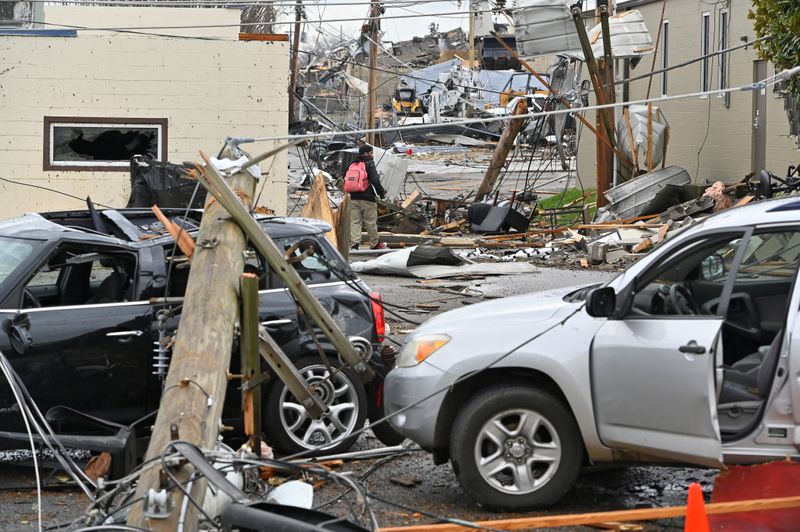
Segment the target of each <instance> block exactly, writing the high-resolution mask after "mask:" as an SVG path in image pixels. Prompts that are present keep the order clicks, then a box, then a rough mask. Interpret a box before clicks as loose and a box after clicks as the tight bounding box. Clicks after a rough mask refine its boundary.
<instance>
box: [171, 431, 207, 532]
mask: <svg viewBox="0 0 800 532" xmlns="http://www.w3.org/2000/svg"><path fill="white" fill-rule="evenodd" d="M176 443H183V444H185V445H189V446H192V447H195V446H194V445H193V444H191V443H189V442H187V441H183V440H172V441H169V442H167V444H166V445H165V446H164V452H162V453H161V471H163V472H164V474H166V475H167V476H168V477H169V479H170V480H172V482H173V483H174V484H175V486H177V487H178V489H179V490H181V491H182V492H183V495H184V497H186V498H188V499H189V502H191V503H192V504H193V505H194V507H195V508H197V510H198V511H199V512H200V513H202V514H203V517H205V518H206V520H207V521H208V522H209V523H215V524H216V523H217V522H216V521H215V520H214V518H213V517H211V516H210V515H208V512H206V511H205V509H204V508H203V505H202V504H200V503H198V502H197V500H196V499H195V498H194V497H192V494H191V492H190V491H189V490H187V489H186V488H185V487H184V486H183V484H181V482H180V481H179V480H178V479H177V477H176V476H175V475H174V474H173V473H172V471H171V470H170V468H169V467H168V466H167V459H166V453H167V450H168V449H169V448H170V447H171V448H173V449H175V450H176V451H177V448H176V447H175V444H176Z"/></svg>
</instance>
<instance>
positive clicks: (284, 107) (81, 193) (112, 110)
mask: <svg viewBox="0 0 800 532" xmlns="http://www.w3.org/2000/svg"><path fill="white" fill-rule="evenodd" d="M48 9H51V8H48ZM108 9H109V10H111V9H113V12H112V11H107V10H106V8H94V7H82V8H74V7H71V8H59V9H57V10H56V11H58V12H59V16H61V14H62V13H63V18H62V19H60V20H63V21H64V23H65V24H66V23H67V21H69V23H70V24H71V25H83V26H92V27H96V25H97V26H103V25H106V24H108V26H114V27H121V26H122V25H124V26H125V27H129V26H134V25H136V24H134V23H133V22H131V21H132V20H135V19H136V16H133V15H131V16H130V17H128V16H127V15H126V12H128V11H130V12H131V13H137V12H139V11H140V9H139V8H108ZM143 11H147V12H152V13H148V14H147V17H144V15H137V16H140V17H143V18H141V20H142V21H143V22H144V24H145V25H156V24H157V25H161V26H168V25H185V24H187V20H188V21H190V22H191V23H193V24H214V23H216V22H214V21H215V20H217V19H216V18H214V17H211V18H209V16H210V15H214V16H216V15H217V14H219V13H223V14H225V16H226V17H228V15H230V13H234V12H233V11H231V10H205V9H162V8H148V9H144V10H143ZM102 12H106V13H108V15H109V18H107V19H104V18H103V17H102V16H100V14H101V13H102ZM195 12H196V13H195ZM201 12H206V13H204V15H205V16H204V17H201V16H200V14H201ZM235 14H236V16H235V17H234V18H235V21H236V22H235V23H237V24H238V12H235ZM192 15H194V16H192ZM187 16H188V17H189V18H187ZM115 17H116V18H115ZM228 18H230V17H228ZM234 18H231V20H234ZM123 19H124V21H125V22H124V23H123V22H122V20H123ZM49 20H54V19H53V18H51V19H49ZM222 20H223V21H226V20H228V19H227V18H225V17H223V18H222ZM89 21H90V22H89ZM156 21H157V23H156ZM153 31H156V30H153ZM226 31H227V32H228V36H230V37H231V38H230V39H229V40H196V39H172V38H163V37H145V36H127V35H122V34H117V35H113V36H112V35H98V34H94V33H91V32H79V33H78V36H77V37H72V38H70V37H18V36H0V177H2V178H5V179H7V180H11V181H15V182H18V183H23V184H29V185H33V186H36V187H47V188H51V189H56V190H59V191H63V192H66V193H68V194H71V195H73V196H77V197H78V198H85V197H86V196H87V195H90V196H91V198H92V200H93V201H94V202H95V203H98V204H105V205H109V206H113V207H124V206H125V204H126V203H127V199H128V196H129V193H130V177H129V173H128V172H127V171H100V172H94V171H65V170H57V171H45V170H44V169H43V168H44V165H43V159H44V138H43V133H44V117H45V116H71V117H72V116H74V117H113V118H149V119H152V118H166V119H167V120H168V129H167V139H168V141H167V142H168V150H169V151H168V158H169V160H170V161H171V162H178V163H180V162H183V161H190V160H193V161H198V160H200V157H199V155H198V150H204V151H205V152H206V153H208V154H210V155H216V154H217V152H218V151H219V149H220V147H221V146H222V142H223V140H224V139H225V137H226V136H243V137H269V136H283V135H286V134H287V121H288V100H287V98H286V91H287V86H288V55H289V47H288V43H286V42H255V41H253V42H250V41H248V42H244V41H238V40H236V39H237V35H238V28H232V29H231V28H228V29H227V30H226ZM231 32H232V33H231ZM219 37H220V38H223V39H224V37H225V35H224V34H219ZM275 145H276V143H274V142H260V143H256V144H248V145H245V146H244V148H245V149H246V150H248V151H249V152H251V153H253V154H255V153H259V152H262V151H266V150H269V149H271V148H272V147H273V146H275ZM261 168H262V171H263V172H265V173H267V172H268V176H267V178H266V184H265V188H264V192H263V193H262V195H261V200H260V204H261V205H263V206H265V207H268V208H270V209H272V210H274V211H275V212H277V213H279V214H282V213H285V211H286V183H287V158H286V153H285V152H283V153H281V154H280V155H278V156H277V157H275V158H274V161H273V160H269V161H266V162H265V163H262V165H261ZM18 183H11V182H8V181H0V198H2V201H0V219H2V218H7V217H9V216H14V215H18V214H20V213H23V212H30V211H47V210H59V209H70V208H81V207H84V206H85V204H84V203H83V202H82V201H80V200H76V199H71V198H68V197H66V196H63V195H61V194H57V193H53V192H49V191H45V190H42V189H38V188H31V187H28V186H24V185H23V184H18ZM259 186H260V185H259Z"/></svg>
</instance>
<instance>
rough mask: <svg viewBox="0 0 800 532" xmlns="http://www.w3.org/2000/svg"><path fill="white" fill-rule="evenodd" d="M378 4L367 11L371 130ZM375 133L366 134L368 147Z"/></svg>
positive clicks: (371, 123)
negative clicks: (368, 17)
mask: <svg viewBox="0 0 800 532" xmlns="http://www.w3.org/2000/svg"><path fill="white" fill-rule="evenodd" d="M379 15H380V13H379V10H378V2H376V1H375V0H373V1H372V4H371V7H370V10H369V16H370V19H369V93H368V94H367V127H366V129H372V128H374V127H375V107H377V105H378V95H377V93H376V91H377V90H378V89H377V84H378V83H377V77H376V69H377V68H378V27H379V22H378V16H379ZM376 138H377V135H376V134H375V133H367V144H369V145H370V146H374V145H375V139H376Z"/></svg>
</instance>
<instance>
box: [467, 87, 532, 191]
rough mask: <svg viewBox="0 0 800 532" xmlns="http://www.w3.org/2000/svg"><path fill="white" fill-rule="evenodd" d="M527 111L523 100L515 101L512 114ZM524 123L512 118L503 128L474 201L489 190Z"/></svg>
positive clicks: (521, 120)
mask: <svg viewBox="0 0 800 532" xmlns="http://www.w3.org/2000/svg"><path fill="white" fill-rule="evenodd" d="M527 112H528V108H527V106H526V105H525V100H520V101H519V102H517V106H516V107H515V108H514V115H515V116H517V115H524V114H525V113H527ZM524 125H525V120H524V119H519V118H518V119H512V120H510V121H509V123H508V124H507V125H506V127H505V128H504V129H503V133H502V134H501V135H500V142H498V143H497V147H496V148H495V150H494V153H493V154H492V161H491V162H490V163H489V168H487V169H486V175H484V176H483V181H482V182H481V185H480V187H478V192H477V193H476V194H475V201H476V202H477V201H481V200H483V199H484V198H485V197H486V196H487V195H488V194H489V192H491V190H492V187H494V184H495V182H496V181H497V178H498V176H499V175H500V171H501V170H502V169H503V165H504V164H505V162H506V158H508V152H509V151H511V148H512V146H513V145H514V139H516V138H517V135H518V134H519V132H520V131H521V130H522V126H524Z"/></svg>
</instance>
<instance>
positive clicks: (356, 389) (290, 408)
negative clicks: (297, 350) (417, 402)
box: [264, 355, 367, 455]
mask: <svg viewBox="0 0 800 532" xmlns="http://www.w3.org/2000/svg"><path fill="white" fill-rule="evenodd" d="M295 366H296V367H297V369H298V370H299V371H300V374H301V375H302V376H303V378H305V379H306V381H307V382H308V383H309V385H311V386H312V387H314V389H315V393H317V395H318V396H319V398H320V399H321V400H322V402H323V404H325V406H326V407H327V412H326V413H325V414H323V415H322V417H321V418H320V419H318V420H315V419H312V418H311V417H310V416H309V415H308V413H307V412H306V409H305V408H304V407H303V406H302V405H301V404H300V401H298V400H297V399H296V398H295V397H294V396H293V395H292V394H291V392H289V390H288V389H287V388H286V385H285V384H284V383H283V382H281V381H280V380H276V381H275V382H274V383H273V385H272V386H270V388H269V391H268V392H267V394H266V400H265V403H264V429H265V431H266V437H267V441H269V442H270V444H272V445H273V446H274V447H275V448H276V449H278V450H279V451H282V452H284V453H297V452H301V451H308V450H309V449H316V448H318V447H320V446H325V448H324V450H321V451H319V452H317V453H311V455H314V454H332V453H338V452H342V451H346V450H347V449H349V448H350V446H351V445H353V442H355V440H356V438H357V436H352V434H353V433H354V432H355V431H357V430H358V429H360V428H361V427H362V426H363V425H364V418H365V417H366V411H367V399H366V394H365V392H364V386H363V385H362V384H361V382H360V381H359V380H358V377H357V376H356V375H355V373H353V371H352V370H350V369H349V368H343V369H340V370H338V371H336V372H335V373H334V375H333V377H332V378H329V375H330V372H329V371H328V367H327V366H326V365H325V364H324V363H323V362H322V361H321V360H320V358H319V357H318V356H316V355H310V356H304V357H301V358H300V359H299V360H297V361H296V362H295Z"/></svg>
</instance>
